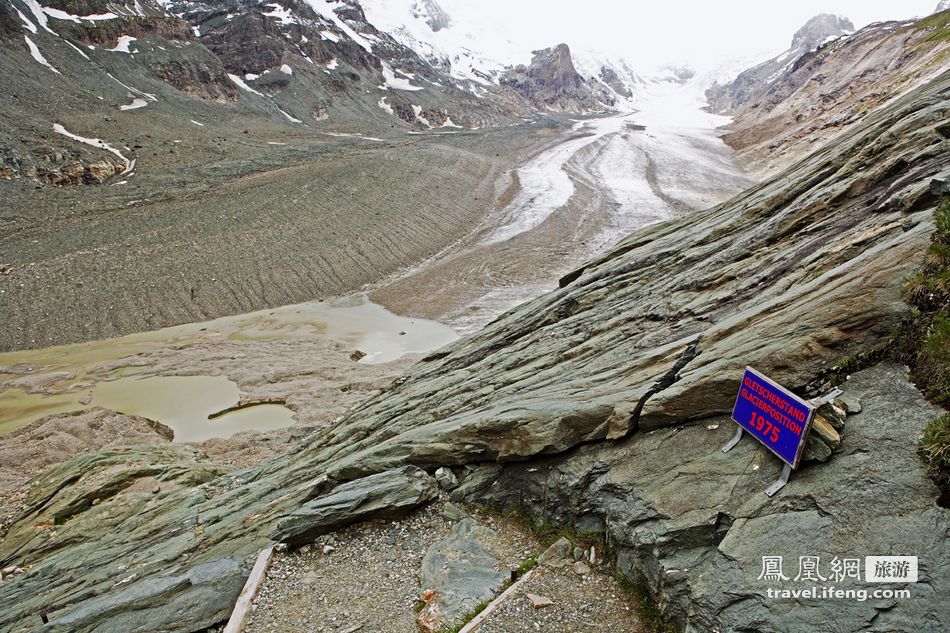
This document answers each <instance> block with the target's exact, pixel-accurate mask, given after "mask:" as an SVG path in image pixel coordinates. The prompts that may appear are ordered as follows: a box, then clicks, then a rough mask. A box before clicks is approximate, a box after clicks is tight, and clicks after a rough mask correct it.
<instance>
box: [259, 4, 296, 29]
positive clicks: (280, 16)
mask: <svg viewBox="0 0 950 633" xmlns="http://www.w3.org/2000/svg"><path fill="white" fill-rule="evenodd" d="M267 6H268V7H270V8H271V10H270V11H266V12H264V13H261V15H263V16H264V17H268V18H274V19H276V20H277V21H279V22H280V25H281V26H287V25H288V24H298V22H297V18H295V17H294V15H293V12H291V10H290V9H287V8H285V7H282V6H280V5H279V4H276V3H270V4H268V5H267Z"/></svg>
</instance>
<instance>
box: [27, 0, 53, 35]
mask: <svg viewBox="0 0 950 633" xmlns="http://www.w3.org/2000/svg"><path fill="white" fill-rule="evenodd" d="M23 4H25V5H26V6H27V8H28V9H29V10H30V13H32V14H33V18H34V19H35V20H36V23H37V24H38V25H39V26H40V27H41V28H42V29H43V30H44V31H47V32H49V33H52V34H53V35H57V34H56V31H54V30H53V29H51V28H49V23H48V21H47V19H46V13H44V12H43V7H42V6H40V3H39V2H37V1H36V0H23ZM57 37H58V35H57Z"/></svg>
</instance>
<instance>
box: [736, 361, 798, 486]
mask: <svg viewBox="0 0 950 633" xmlns="http://www.w3.org/2000/svg"><path fill="white" fill-rule="evenodd" d="M814 415H815V407H814V406H812V405H811V404H809V403H808V402H806V401H805V400H802V399H801V398H799V397H798V396H796V395H795V394H793V393H791V392H790V391H788V390H787V389H784V388H783V387H782V386H781V385H779V384H778V383H776V382H774V381H772V380H769V379H768V378H767V377H765V376H764V375H762V374H760V373H759V372H757V371H755V370H754V369H752V368H751V367H746V369H745V376H743V377H742V384H741V385H740V386H739V395H738V397H736V405H735V407H733V409H732V419H733V420H735V422H736V423H737V424H738V425H739V426H741V427H742V428H743V429H745V431H746V432H748V433H750V434H751V435H753V436H755V438H756V439H757V440H759V441H760V442H762V443H763V444H765V446H766V447H767V448H768V449H769V450H770V451H772V452H773V453H775V454H776V455H778V457H779V458H780V459H781V460H782V461H783V462H785V463H786V464H788V465H789V466H791V467H792V468H797V467H798V461H799V460H800V459H801V456H802V450H803V449H804V448H805V438H807V437H808V429H809V428H810V427H811V421H812V418H813V417H814Z"/></svg>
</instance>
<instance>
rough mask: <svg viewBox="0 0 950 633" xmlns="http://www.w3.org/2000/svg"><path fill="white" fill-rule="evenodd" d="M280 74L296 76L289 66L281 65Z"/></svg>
mask: <svg viewBox="0 0 950 633" xmlns="http://www.w3.org/2000/svg"><path fill="white" fill-rule="evenodd" d="M280 72H282V73H284V74H285V75H292V74H294V69H293V68H291V67H290V66H289V65H288V64H281V66H280Z"/></svg>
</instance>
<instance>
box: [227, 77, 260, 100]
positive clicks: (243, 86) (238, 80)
mask: <svg viewBox="0 0 950 633" xmlns="http://www.w3.org/2000/svg"><path fill="white" fill-rule="evenodd" d="M228 79H230V80H231V81H233V82H234V83H235V85H236V86H237V87H238V88H240V89H241V90H246V91H247V92H252V93H254V94H256V95H257V96H258V97H263V96H264V95H262V94H261V93H259V92H258V91H256V90H254V89H253V88H251V87H250V86H248V85H247V84H246V83H244V80H243V79H241V78H240V77H238V76H237V75H232V74H231V73H228Z"/></svg>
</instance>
